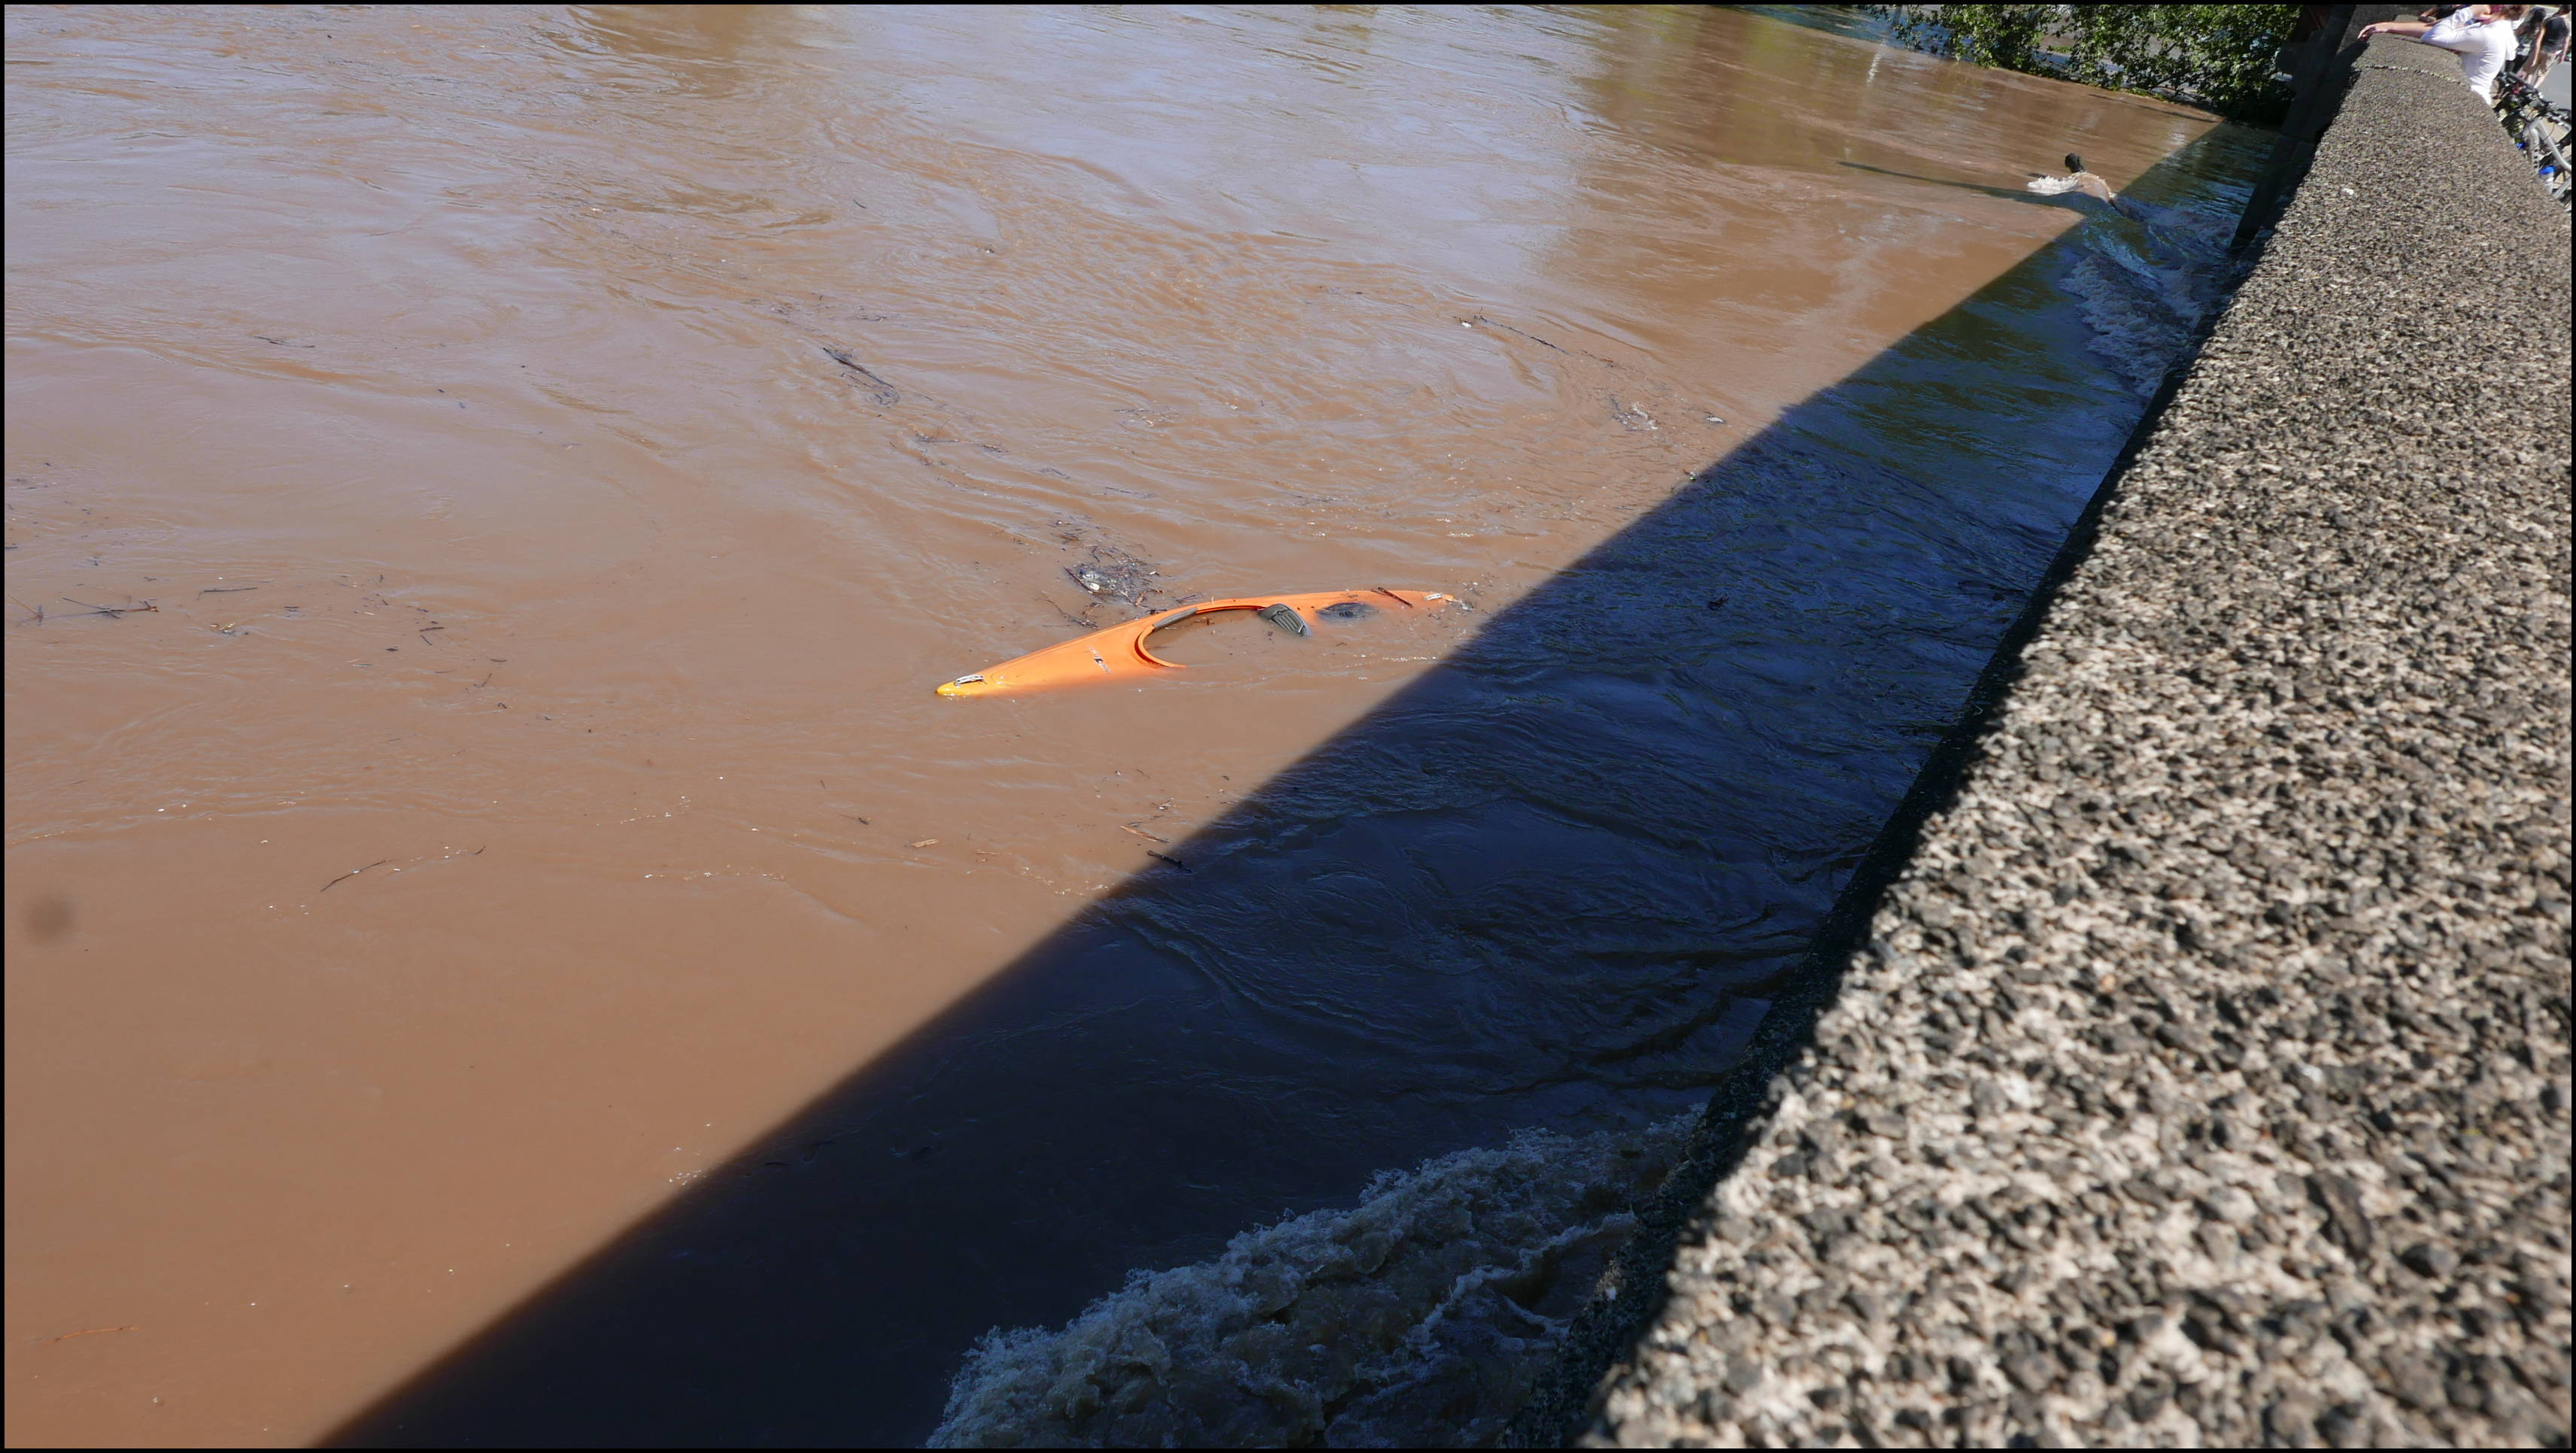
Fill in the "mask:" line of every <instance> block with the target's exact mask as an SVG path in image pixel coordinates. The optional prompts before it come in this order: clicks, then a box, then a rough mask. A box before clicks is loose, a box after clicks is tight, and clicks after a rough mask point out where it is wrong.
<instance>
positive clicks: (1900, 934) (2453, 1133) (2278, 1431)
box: [1576, 41, 2570, 1447]
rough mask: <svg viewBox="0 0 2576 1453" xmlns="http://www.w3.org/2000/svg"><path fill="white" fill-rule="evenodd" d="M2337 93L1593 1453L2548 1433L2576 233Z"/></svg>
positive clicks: (1681, 1282)
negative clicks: (2330, 114)
mask: <svg viewBox="0 0 2576 1453" xmlns="http://www.w3.org/2000/svg"><path fill="white" fill-rule="evenodd" d="M2355 76H2356V78H2355V82H2354V85H2353V88H2352V90H2351V91H2350V93H2349V94H2348V95H2347V97H2346V99H2345V102H2344V104H2343V107H2342V110H2341V112H2340V115H2339V117H2338V119H2337V121H2336V123H2335V125H2334V126H2333V128H2332V129H2331V130H2330V131H2329V132H2328V133H2327V135H2326V137H2325V139H2324V142H2323V145H2322V147H2321V149H2320V151H2319V154H2318V156H2317V159H2316V162H2315V165H2314V168H2313V170H2312V171H2311V172H2310V174H2309V176H2308V178H2307V180H2306V181H2305V183H2304V184H2303V186H2302V187H2301V189H2300V192H2299V194H2298V196H2297V198H2296V199H2295V201H2294V202H2293V204H2292V206H2291V207H2290V209H2289V211H2288V212H2287V214H2286V215H2285V216H2284V218H2283V220H2282V223H2281V225H2280V227H2279V228H2278V230H2277V232H2276V233H2275V235H2274V237H2273V238H2272V240H2271V242H2270V244H2269V246H2268V248H2267V250H2266V253H2265V255H2264V257H2263V260H2262V261H2261V263H2260V264H2259V265H2258V266H2257V267H2256V268H2255V269H2254V271H2253V273H2252V274H2251V276H2250V277H2249V279H2248V280H2247V282H2246V283H2245V285H2244V287H2243V289H2242V290H2241V291H2240V293H2239V294H2238V296H2237V298H2236V299H2235V301H2234V303H2233V304H2232V306H2231V308H2230V310H2229V311H2228V313H2227V314H2226V315H2225V317H2224V318H2223V319H2222V320H2221V321H2220V323H2219V325H2218V326H2217V327H2216V328H2215V329H2214V331H2213V333H2212V335H2211V337H2210V338H2209V340H2208V341H2207V343H2206V345H2205V347H2204V349H2203V350H2202V353H2201V355H2200V357H2199V358H2198V360H2197V362H2196V363H2195V364H2194V365H2193V367H2192V371H2191V372H2190V373H2189V374H2188V376H2187V377H2186V378H2185V379H2184V380H2183V381H2182V383H2181V386H2180V387H2179V389H2178V390H2177V391H2176V393H2175V394H2174V396H2173V399H2172V402H2171V405H2170V406H2169V408H2168V409H2167V410H2166V411H2165V412H2164V414H2163V415H2162V416H2161V419H2160V422H2159V423H2158V424H2157V425H2156V426H2155V428H2154V429H2153V431H2152V433H2150V434H2149V435H2148V436H2147V437H2146V439H2145V442H2144V445H2143V447H2142V448H2141V449H2140V451H2139V453H2138V454H2137V455H2136V456H2135V458H2134V460H2133V462H2132V463H2131V465H2130V466H2129V468H2128V469H2127V470H2126V472H2125V473H2124V474H2123V475H2122V476H2121V477H2120V478H2119V479H2118V481H2117V482H2116V483H2115V485H2114V487H2113V489H2112V490H2111V492H2110V494H2109V495H2108V497H2107V503H2106V504H2105V506H2104V509H2103V513H2102V515H2101V517H2100V524H2099V531H2098V535H2097V536H2096V538H2095V540H2094V543H2093V546H2092V548H2091V551H2090V553H2089V555H2087V556H2085V557H2084V558H2083V560H2082V562H2081V564H2080V565H2078V566H2077V567H2076V568H2075V569H2074V572H2073V574H2072V575H2071V577H2070V578H2069V579H2068V581H2067V583H2066V585H2065V586H2064V588H2063V589H2062V591H2061V592H2060V593H2059V594H2058V596H2057V597H2056V599H2055V601H2054V603H2053V604H2052V605H2051V606H2050V607H2049V608H2048V611H2047V614H2046V616H2045V619H2044V621H2043V622H2042V623H2041V624H2040V626H2039V628H2038V631H2037V634H2036V635H2035V636H2034V637H2033V638H2032V639H2031V641H2030V643H2029V645H2028V648H2027V649H2026V651H2025V652H2024V654H2023V656H2022V658H2021V661H2020V668H2019V669H2020V673H2021V674H2020V676H2019V679H2018V680H2016V681H2014V682H2013V684H2012V685H2011V687H2010V688H2009V691H2008V693H2007V694H2006V695H2005V696H2004V697H2003V700H2002V704H2001V706H2000V708H1999V709H1998V710H1997V711H1996V712H1995V713H1994V714H1993V716H1992V717H1991V718H1990V719H1989V722H1988V724H1987V726H1986V728H1985V730H1984V733H1983V735H1982V736H1981V737H1980V738H1978V739H1977V741H1976V743H1975V745H1974V747H1973V748H1972V749H1971V753H1972V754H1971V756H1970V759H1969V765H1968V766H1967V768H1966V770H1965V773H1964V776H1962V777H1961V778H1960V779H1959V781H1958V785H1957V789H1956V793H1955V795H1954V796H1952V797H1950V798H1949V799H1948V801H1947V803H1946V805H1944V806H1942V807H1940V808H1939V809H1938V810H1936V811H1934V812H1933V813H1932V814H1931V815H1930V816H1929V818H1928V819H1927V820H1926V821H1925V823H1924V824H1923V827H1922V829H1921V835H1920V837H1919V839H1918V841H1917V845H1916V848H1915V851H1914V853H1913V855H1912V857H1911V860H1910V862H1909V863H1908V864H1907V866H1906V867H1905V868H1904V870H1903V871H1902V873H1901V874H1900V875H1898V877H1897V879H1896V881H1895V883H1894V885H1893V886H1892V887H1891V888H1890V889H1889V891H1888V892H1887V894H1886V895H1885V896H1884V897H1883V898H1881V899H1880V900H1879V903H1878V908H1877V911H1876V914H1875V916H1874V917H1873V918H1871V919H1870V920H1869V922H1868V927H1867V930H1866V932H1865V933H1864V934H1862V935H1860V937H1859V942H1860V948H1859V950H1858V951H1857V952H1856V953H1854V954H1852V955H1851V956H1850V958H1849V959H1848V961H1847V962H1845V963H1843V964H1842V965H1841V966H1840V987H1839V992H1838V995H1837V996H1836V997H1835V998H1834V1000H1833V1001H1832V1003H1831V1004H1830V1006H1829V1007H1827V1008H1826V1009H1825V1010H1824V1012H1823V1014H1822V1016H1821V1018H1820V1019H1818V1020H1817V1022H1816V1027H1815V1031H1814V1038H1813V1040H1812V1042H1811V1043H1810V1044H1809V1045H1808V1046H1807V1047H1806V1048H1804V1049H1803V1050H1801V1051H1799V1052H1798V1053H1797V1054H1796V1055H1795V1056H1794V1057H1793V1058H1792V1059H1791V1061H1790V1063H1789V1065H1788V1067H1787V1070H1786V1073H1784V1074H1781V1075H1780V1076H1779V1077H1778V1078H1776V1079H1774V1080H1773V1081H1772V1082H1771V1085H1770V1090H1769V1095H1770V1098H1769V1101H1768V1103H1767V1104H1765V1105H1763V1106H1761V1107H1760V1108H1759V1110H1758V1111H1757V1112H1756V1113H1755V1114H1754V1115H1753V1116H1752V1118H1751V1119H1750V1121H1749V1122H1745V1123H1743V1125H1742V1129H1741V1131H1740V1134H1741V1136H1742V1137H1743V1138H1742V1140H1740V1141H1738V1142H1735V1143H1737V1144H1741V1145H1742V1146H1743V1147H1744V1149H1743V1153H1742V1160H1741V1164H1740V1166H1738V1168H1736V1169H1735V1171H1734V1173H1733V1174H1732V1175H1731V1176H1728V1177H1727V1178H1726V1179H1724V1180H1723V1181H1722V1182H1720V1183H1719V1184H1717V1185H1716V1186H1715V1188H1714V1189H1713V1190H1708V1191H1706V1192H1705V1194H1704V1195H1694V1196H1693V1197H1692V1198H1691V1202H1690V1205H1691V1211H1690V1214H1689V1215H1688V1217H1687V1219H1686V1221H1685V1222H1684V1224H1683V1225H1682V1226H1681V1227H1680V1230H1679V1232H1678V1244H1677V1247H1676V1252H1675V1256H1674V1259H1673V1262H1672V1264H1671V1266H1670V1269H1669V1272H1668V1274H1667V1283H1668V1292H1669V1299H1668V1300H1667V1301H1666V1302H1665V1303H1664V1304H1663V1306H1662V1307H1661V1309H1660V1311H1659V1312H1657V1313H1655V1314H1654V1316H1653V1317H1652V1319H1651V1320H1650V1321H1649V1322H1648V1323H1647V1325H1646V1329H1645V1332H1644V1335H1643V1336H1642V1338H1641V1339H1640V1340H1638V1341H1637V1342H1635V1344H1634V1345H1633V1346H1631V1347H1629V1349H1628V1351H1627V1355H1626V1357H1625V1358H1624V1360H1622V1361H1620V1362H1618V1363H1617V1364H1615V1365H1614V1366H1613V1367H1612V1369H1611V1372H1610V1374H1609V1375H1608V1376H1607V1377H1606V1378H1605V1379H1603V1380H1602V1381H1601V1382H1600V1384H1599V1385H1598V1388H1597V1390H1595V1391H1594V1393H1593V1398H1592V1404H1591V1413H1592V1418H1593V1421H1592V1423H1591V1429H1590V1432H1589V1433H1588V1434H1587V1435H1585V1436H1584V1438H1583V1439H1582V1441H1583V1442H1585V1443H1587V1444H1589V1445H1592V1446H1630V1445H1674V1444H1678V1445H1683V1446H1710V1445H1715V1446H1738V1445H1770V1446H1789V1445H1797V1446H1855V1445H1857V1446H1884V1445H1896V1446H1921V1445H1938V1446H1961V1447H1966V1446H2002V1445H2012V1444H2019V1445H2020V1446H2033V1445H2037V1446H2074V1445H2081V1444H2094V1443H2114V1444H2147V1445H2171V1446H2187V1445H2194V1444H2220V1445H2263V1444H2271V1445H2288V1446H2307V1445H2320V1444H2324V1445H2332V1446H2337V1447H2354V1446H2367V1445H2418V1446H2422V1445H2446V1444H2448V1445H2490V1446H2492V1445H2524V1446H2529V1445H2542V1446H2557V1447H2565V1446H2567V1441H2568V1424H2569V1407H2568V1381H2569V1321H2568V1297H2569V1281H2568V1277H2569V1265H2568V1155H2569V1118H2568V1096H2569V1067H2570V1066H2569V1055H2568V1046H2569V1041H2568V988H2569V979H2568V945H2569V939H2568V853H2569V804H2568V797H2569V778H2568V768H2569V737H2568V730H2569V699H2568V691H2569V667H2568V651H2569V617H2568V589H2569V554H2568V552H2569V473H2568V469H2569V376H2570V357H2569V331H2570V330H2569V314H2570V296H2569V273H2570V259H2569V250H2568V222H2567V214H2566V213H2565V211H2564V210H2563V209H2561V208H2559V207H2558V206H2556V205H2555V204H2553V203H2550V202H2548V201H2547V200H2546V199H2545V198H2543V197H2542V196H2541V194H2540V192H2539V190H2538V188H2537V187H2536V185H2535V184H2534V182H2533V179H2532V176H2531V173H2530V169H2529V167H2528V166H2527V165H2526V164H2525V163H2523V162H2522V161H2521V159H2520V158H2519V157H2518V156H2516V155H2515V153H2514V152H2513V150H2512V149H2511V148H2510V146H2509V145H2507V144H2506V143H2505V142H2504V141H2503V139H2502V137H2501V135H2500V133H2499V131H2498V129H2497V128H2496V126H2495V125H2494V123H2493V122H2492V121H2491V120H2490V119H2489V118H2488V117H2487V115H2486V113H2485V112H2484V111H2483V109H2482V108H2480V107H2479V106H2478V105H2477V103H2476V102H2475V100H2474V99H2473V98H2472V97H2470V96H2469V94H2468V93H2467V91H2466V90H2465V88H2464V87H2462V85H2461V84H2460V82H2459V80H2458V76H2457V64H2456V62H2455V61H2454V60H2453V58H2452V57H2450V56H2449V55H2447V54H2445V53H2442V52H2439V51H2431V50H2426V49H2424V48H2422V47H2419V46H2414V45H2411V44H2407V43H2404V42H2396V41H2378V42H2374V43H2372V44H2371V46H2370V47H2369V49H2368V51H2367V53H2366V54H2365V55H2364V56H2363V57H2362V59H2361V64H2360V67H2359V69H2358V70H2357V71H2356V73H2355ZM1720 1159H1721V1160H1727V1161H1731V1160H1733V1159H1734V1156H1733V1155H1731V1154H1729V1155H1726V1156H1723V1157H1720ZM1702 1163H1703V1164H1707V1163H1710V1157H1708V1156H1703V1157H1702ZM1712 1173H1713V1172H1712ZM1701 1184H1702V1185H1703V1186H1705V1185H1706V1182H1705V1181H1704V1180H1703V1181H1702V1182H1701ZM1578 1406H1579V1405H1578ZM1576 1426H1577V1427H1578V1428H1579V1427H1580V1424H1579V1423H1578V1424H1577V1425H1576Z"/></svg>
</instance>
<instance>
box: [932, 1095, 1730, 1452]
mask: <svg viewBox="0 0 2576 1453" xmlns="http://www.w3.org/2000/svg"><path fill="white" fill-rule="evenodd" d="M1691 1119H1692V1117H1690V1116H1687V1115H1685V1116H1680V1117H1677V1118H1675V1119H1672V1120H1668V1121H1665V1122H1663V1123H1662V1124H1659V1125H1655V1126H1651V1127H1648V1128H1646V1129H1643V1130H1637V1131H1631V1132H1625V1133H1618V1132H1605V1133H1602V1134H1597V1135H1590V1136H1585V1137H1581V1138H1576V1137H1571V1136H1565V1135H1557V1134H1552V1133H1547V1132H1540V1131H1531V1132H1525V1133H1523V1134H1521V1135H1518V1136H1515V1137H1513V1139H1512V1141H1511V1143H1510V1144H1509V1145H1507V1146H1504V1147H1502V1148H1500V1149H1483V1150H1466V1151H1460V1152H1458V1153H1456V1154H1454V1155H1449V1156H1444V1157H1442V1158H1440V1159H1438V1160H1433V1161H1429V1162H1427V1163H1425V1164H1423V1165H1422V1166H1420V1167H1418V1168H1416V1169H1414V1170H1411V1171H1404V1172H1393V1171H1390V1172H1386V1173H1384V1174H1381V1175H1380V1176H1378V1178H1377V1179H1376V1180H1374V1181H1373V1182H1371V1183H1370V1185H1369V1187H1368V1189H1367V1190H1366V1191H1365V1192H1364V1193H1363V1194H1362V1196H1361V1198H1360V1202H1359V1204H1358V1205H1357V1206H1354V1207H1352V1208H1351V1209H1349V1210H1347V1211H1316V1212H1311V1213H1309V1214H1307V1215H1303V1216H1298V1217H1295V1218H1293V1219H1290V1220H1286V1221H1282V1222H1280V1223H1279V1224H1277V1225H1275V1226H1268V1227H1263V1228H1261V1229H1258V1230H1253V1231H1247V1232H1245V1233H1244V1234H1242V1235H1240V1236H1238V1237H1236V1238H1235V1239H1234V1241H1233V1242H1232V1243H1231V1244H1229V1245H1228V1246H1227V1247H1226V1249H1225V1251H1224V1253H1223V1254H1222V1255H1219V1256H1217V1257H1215V1258H1213V1259H1211V1260H1208V1261H1204V1262H1201V1263H1199V1264H1197V1265H1194V1266H1184V1267H1179V1268H1175V1269H1173V1270H1170V1271H1161V1272H1142V1271H1140V1272H1136V1273H1134V1274H1132V1275H1131V1276H1130V1278H1129V1280H1128V1283H1127V1285H1126V1286H1125V1287H1124V1288H1122V1289H1121V1290H1119V1291H1117V1292H1114V1293H1112V1294H1110V1295H1108V1296H1106V1297H1103V1298H1101V1299H1100V1300H1099V1301H1097V1302H1094V1303H1093V1304H1092V1305H1091V1306H1090V1307H1089V1308H1087V1309H1085V1310H1084V1311H1083V1313H1082V1314H1081V1315H1080V1316H1078V1317H1076V1318H1074V1319H1073V1321H1071V1322H1070V1323H1068V1324H1066V1325H1065V1326H1064V1327H1063V1328H1061V1329H1059V1330H1055V1331H1048V1330H1045V1329H1042V1328H1036V1327H1028V1328H1022V1329H1020V1330H1018V1331H1014V1332H1004V1331H1001V1330H1000V1329H998V1328H997V1329H995V1330H994V1331H992V1332H990V1333H987V1334H986V1335H985V1337H984V1339H983V1341H982V1342H981V1343H979V1344H978V1345H977V1346H976V1347H975V1349H974V1350H973V1351H972V1352H970V1353H968V1354H967V1358H966V1362H965V1365H964V1366H963V1367H962V1368H961V1369H960V1370H959V1371H958V1373H957V1376H956V1379H955V1380H954V1382H953V1383H952V1384H951V1385H950V1388H949V1395H948V1407H947V1411H946V1414H945V1415H944V1416H943V1418H942V1420H941V1422H940V1425H939V1427H938V1429H937V1430H936V1431H935V1432H933V1433H932V1434H931V1436H930V1439H929V1446H931V1447H934V1448H1005V1447H1029V1446H1053V1447H1235V1448H1242V1447H1280V1446H1307V1445H1313V1444H1319V1443H1320V1444H1325V1445H1329V1446H1333V1447H1345V1448H1353V1447H1356V1448H1367V1447H1406V1446H1415V1447H1420V1446H1433V1447H1477V1446H1483V1445H1486V1444H1490V1443H1491V1442H1492V1441H1493V1439H1494V1438H1495V1437H1496V1436H1497V1435H1499V1434H1500V1433H1501V1431H1502V1429H1503V1425H1504V1424H1505V1423H1506V1422H1508V1421H1509V1419H1510V1418H1511V1416H1512V1414H1513V1413H1514V1412H1515V1411H1517V1410H1518V1409H1519V1408H1520V1406H1521V1404H1522V1403H1523V1402H1525V1401H1526V1400H1527V1399H1528V1397H1529V1394H1530V1392H1531V1390H1532V1389H1533V1388H1534V1387H1535V1385H1536V1384H1537V1381H1538V1379H1539V1378H1540V1377H1542V1376H1543V1375H1545V1374H1546V1372H1547V1371H1548V1370H1549V1369H1550V1368H1551V1367H1552V1366H1553V1365H1554V1360H1555V1356H1556V1351H1557V1343H1558V1341H1559V1339H1560V1337H1561V1336H1562V1334H1563V1332H1564V1330H1565V1328H1566V1326H1567V1324H1568V1322H1569V1321H1570V1320H1571V1319H1572V1317H1573V1315H1574V1314H1575V1312H1577V1311H1579V1310H1580V1309H1581V1308H1582V1306H1583V1305H1584V1303H1585V1302H1586V1301H1588V1300H1590V1299H1591V1298H1592V1297H1593V1296H1595V1295H1597V1294H1598V1292H1599V1290H1600V1287H1601V1279H1602V1275H1603V1273H1604V1272H1605V1271H1606V1270H1607V1269H1608V1267H1609V1265H1610V1263H1611V1261H1612V1258H1613V1257H1614V1256H1615V1254H1616V1253H1617V1250H1618V1248H1619V1245H1620V1244H1621V1243H1622V1242H1623V1241H1625V1240H1626V1239H1627V1236H1628V1234H1629V1232H1630V1231H1631V1230H1633V1229H1634V1227H1635V1225H1636V1220H1635V1216H1634V1214H1633V1211H1632V1209H1631V1208H1632V1207H1633V1206H1634V1205H1635V1204H1636V1202H1637V1201H1638V1200H1639V1199H1640V1198H1641V1197H1644V1196H1646V1195H1648V1194H1651V1193H1652V1192H1653V1191H1654V1189H1655V1188H1656V1186H1658V1185H1659V1184H1661V1182H1662V1180H1663V1178H1664V1176H1665V1174H1666V1172H1667V1171H1668V1170H1669V1169H1670V1167H1671V1165H1672V1163H1673V1161H1674V1160H1675V1159H1676V1158H1677V1157H1678V1156H1679V1155H1680V1153H1681V1151H1682V1147H1683V1144H1684V1141H1685V1139H1686V1137H1687V1134H1688V1131H1689V1126H1690V1121H1691Z"/></svg>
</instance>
